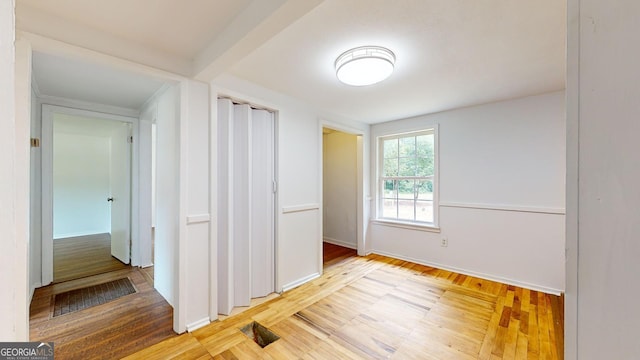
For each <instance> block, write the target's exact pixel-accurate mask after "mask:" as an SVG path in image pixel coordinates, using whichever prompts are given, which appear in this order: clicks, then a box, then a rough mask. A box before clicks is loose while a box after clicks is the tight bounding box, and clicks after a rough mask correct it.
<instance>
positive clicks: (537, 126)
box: [369, 92, 565, 293]
mask: <svg viewBox="0 0 640 360" xmlns="http://www.w3.org/2000/svg"><path fill="white" fill-rule="evenodd" d="M564 111H565V107H564V92H556V93H550V94H544V95H540V96H532V97H527V98H522V99H517V100H510V101H504V102H499V103H493V104H488V105H482V106H475V107H469V108H463V109H457V110H452V111H447V112H443V113H438V114H432V115H426V116H420V117H416V118H412V119H406V120H399V121H392V122H388V123H383V124H377V125H374V126H373V127H372V130H371V132H372V142H371V153H372V154H375V153H376V149H377V141H376V139H375V138H376V137H378V136H383V135H388V134H393V133H401V132H407V131H412V130H419V129H423V128H427V127H432V126H438V133H439V182H438V184H439V195H440V207H439V219H440V220H439V226H440V233H437V232H425V231H419V230H412V229H405V228H398V227H391V226H388V225H384V224H381V223H374V224H372V226H371V229H370V233H369V236H370V239H371V246H372V250H373V251H374V252H377V253H381V254H386V255H391V256H394V257H398V258H403V259H408V260H412V261H415V262H419V263H424V264H430V265H434V266H437V267H441V268H445V269H451V270H454V271H458V272H462V273H467V274H473V275H478V276H481V277H485V278H489V279H495V280H499V281H503V282H506V283H511V284H516V285H521V286H525V287H529V288H534V289H539V290H543V291H548V292H554V293H558V292H561V291H564V184H565V142H564V134H565V116H564ZM371 161H372V163H371V168H372V174H371V178H372V183H371V187H372V189H377V185H376V184H377V182H376V180H375V168H376V165H375V162H376V161H377V160H376V156H372V159H371ZM373 192H375V191H373ZM372 206H373V207H374V209H373V210H372V213H374V214H375V201H374V202H373V203H372ZM442 237H447V238H448V241H449V245H448V247H441V246H440V239H441V238H442Z"/></svg>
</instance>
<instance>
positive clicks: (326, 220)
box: [322, 131, 358, 249]
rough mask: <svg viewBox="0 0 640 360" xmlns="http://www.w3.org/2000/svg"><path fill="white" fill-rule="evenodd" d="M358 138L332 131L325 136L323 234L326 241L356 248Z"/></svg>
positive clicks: (323, 158) (323, 147)
mask: <svg viewBox="0 0 640 360" xmlns="http://www.w3.org/2000/svg"><path fill="white" fill-rule="evenodd" d="M357 139H358V138H357V136H356V135H351V134H346V133H343V132H341V131H332V132H329V133H326V134H323V136H322V142H323V145H322V149H323V156H322V162H323V165H322V166H323V172H322V189H323V191H322V194H323V196H322V208H323V215H322V235H323V238H324V240H325V241H327V242H330V243H333V244H336V245H342V246H346V247H349V248H352V249H355V248H356V247H357V245H358V244H357V238H356V230H357V222H356V220H357V219H356V215H357V211H356V205H357V203H356V201H357V181H358V179H357V167H356V161H357V159H356V155H357V145H358V144H357Z"/></svg>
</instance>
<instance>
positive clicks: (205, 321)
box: [187, 317, 211, 332]
mask: <svg viewBox="0 0 640 360" xmlns="http://www.w3.org/2000/svg"><path fill="white" fill-rule="evenodd" d="M210 323H211V320H209V318H208V317H206V318H204V319H200V320H198V321H194V322H192V323H191V324H187V332H194V331H196V330H198V329H200V328H201V327H204V326H207V325H209V324H210Z"/></svg>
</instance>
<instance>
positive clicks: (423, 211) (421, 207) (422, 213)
mask: <svg viewBox="0 0 640 360" xmlns="http://www.w3.org/2000/svg"><path fill="white" fill-rule="evenodd" d="M416 221H423V222H428V223H433V201H420V200H418V201H416Z"/></svg>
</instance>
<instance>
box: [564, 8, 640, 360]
mask: <svg viewBox="0 0 640 360" xmlns="http://www.w3.org/2000/svg"><path fill="white" fill-rule="evenodd" d="M569 10H570V12H569V15H570V18H569V20H570V23H569V38H568V48H569V59H568V60H569V63H568V64H569V74H568V75H569V78H568V84H567V85H568V86H567V95H568V99H569V100H570V101H569V103H568V105H569V107H568V115H569V118H568V129H567V130H568V131H567V134H568V136H567V141H568V145H569V146H570V148H569V149H568V150H569V155H570V157H569V158H568V165H569V166H568V174H569V175H570V177H569V178H568V189H569V195H571V197H569V198H568V203H567V205H568V208H567V215H568V220H569V221H568V222H567V226H568V228H567V234H568V238H567V240H568V242H567V247H568V255H569V266H568V268H567V272H568V274H567V275H568V276H567V280H568V282H567V300H568V301H567V313H568V314H569V316H568V318H567V320H568V321H569V322H568V323H567V338H568V342H567V351H566V352H567V357H566V358H567V359H581V360H582V359H585V360H589V359H637V358H638V354H640V342H638V328H637V326H638V325H637V324H638V323H639V322H640V312H639V311H638V309H637V299H638V297H639V296H640V282H639V281H638V274H639V273H640V261H639V258H640V241H638V237H639V236H638V235H639V234H640V218H639V216H638V204H639V203H640V187H639V186H638V179H640V156H639V155H638V154H639V152H638V149H639V146H638V143H639V142H638V135H639V134H640V122H639V121H638V114H639V112H640V107H639V105H638V98H639V97H640V72H638V63H640V47H638V46H636V44H637V34H638V33H640V22H638V18H639V17H640V3H639V2H637V1H634V0H622V1H615V2H605V1H597V0H580V1H578V0H570V1H569ZM576 164H577V167H575V165H576ZM576 273H577V277H575V274H576ZM576 314H577V318H576V317H575V315H576Z"/></svg>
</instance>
